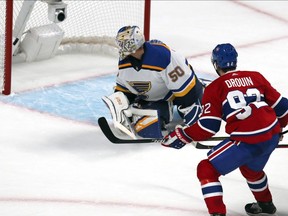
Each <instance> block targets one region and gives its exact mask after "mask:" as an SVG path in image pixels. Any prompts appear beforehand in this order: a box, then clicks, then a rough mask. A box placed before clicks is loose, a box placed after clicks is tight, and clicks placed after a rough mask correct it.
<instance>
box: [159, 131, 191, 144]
mask: <svg viewBox="0 0 288 216" xmlns="http://www.w3.org/2000/svg"><path fill="white" fill-rule="evenodd" d="M192 142H193V140H192V139H191V138H190V137H189V136H188V135H187V134H186V133H185V131H184V128H183V127H182V126H177V127H176V129H175V130H174V131H173V132H171V133H170V134H168V135H167V136H165V137H164V139H163V140H162V141H161V145H163V146H165V147H171V148H176V149H180V148H182V147H183V146H185V145H186V144H189V143H192Z"/></svg>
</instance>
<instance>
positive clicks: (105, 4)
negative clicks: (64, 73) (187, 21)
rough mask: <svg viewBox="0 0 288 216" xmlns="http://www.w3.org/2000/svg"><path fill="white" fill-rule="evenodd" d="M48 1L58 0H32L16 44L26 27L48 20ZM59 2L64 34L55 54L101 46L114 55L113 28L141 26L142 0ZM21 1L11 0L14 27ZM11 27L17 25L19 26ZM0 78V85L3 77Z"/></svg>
mask: <svg viewBox="0 0 288 216" xmlns="http://www.w3.org/2000/svg"><path fill="white" fill-rule="evenodd" d="M6 1H10V0H0V13H1V15H0V43H1V46H0V70H1V71H0V78H2V77H3V73H4V64H5V59H4V56H5V49H4V47H5V46H4V45H5V25H6V23H5V17H7V15H6V14H5V5H6ZM27 1H29V0H27ZM49 1H50V2H52V1H56V2H57V1H60V2H61V0H38V1H36V3H35V4H34V8H33V10H32V13H31V16H30V18H29V20H28V22H27V24H26V26H25V29H24V32H23V34H22V35H20V36H18V38H19V40H20V44H21V42H22V41H23V40H24V38H25V36H26V33H27V32H28V31H29V29H31V28H34V27H39V26H43V25H48V24H51V23H52V21H50V20H49V19H48V3H47V2H49ZM62 2H63V3H65V4H67V17H66V19H65V20H64V21H63V22H60V23H57V25H58V26H59V27H60V28H61V29H62V30H63V31H64V38H63V40H62V41H61V46H60V47H59V50H58V52H57V54H59V53H60V54H63V53H70V52H75V51H76V52H92V53H94V52H99V50H100V51H101V52H103V50H104V52H106V53H109V54H111V53H112V54H113V55H114V54H116V55H118V54H117V50H116V49H115V46H116V45H115V41H114V38H115V35H116V34H117V31H118V30H119V29H120V28H121V27H122V26H125V25H138V26H139V27H140V28H141V29H143V28H144V7H145V0H135V1H133V0H128V1H122V0H121V1H120V0H111V1H108V0H92V1H89V0H63V1H62ZM23 3H24V0H14V1H13V4H14V5H13V26H14V27H15V23H17V22H16V20H17V17H18V15H19V13H20V10H21V8H22V6H23ZM19 17H21V16H19ZM20 27H21V26H20ZM15 29H19V26H17V27H16V28H14V30H15ZM13 35H14V34H13ZM14 36H15V35H14ZM19 47H20V46H19ZM22 54H23V53H22ZM19 56H20V57H21V50H20V49H18V50H16V51H15V52H14V56H13V61H14V62H17V59H19V58H18V57H19ZM0 82H1V84H0V85H2V83H3V80H0Z"/></svg>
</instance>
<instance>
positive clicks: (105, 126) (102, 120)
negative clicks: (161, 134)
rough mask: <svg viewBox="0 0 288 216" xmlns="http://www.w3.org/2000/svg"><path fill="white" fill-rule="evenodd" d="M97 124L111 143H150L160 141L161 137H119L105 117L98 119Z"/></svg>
mask: <svg viewBox="0 0 288 216" xmlns="http://www.w3.org/2000/svg"><path fill="white" fill-rule="evenodd" d="M98 125H99V127H100V128H101V130H102V132H103V133H104V135H105V136H106V137H107V139H108V140H109V141H110V142H112V143H119V144H120V143H152V142H161V140H162V139H153V138H151V139H121V138H118V137H117V136H115V135H114V133H113V132H112V130H111V128H110V126H109V124H108V122H107V120H106V118H105V117H100V118H99V119H98Z"/></svg>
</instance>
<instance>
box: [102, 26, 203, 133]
mask: <svg viewBox="0 0 288 216" xmlns="http://www.w3.org/2000/svg"><path fill="white" fill-rule="evenodd" d="M116 43H117V45H118V48H119V63H118V68H119V71H118V74H117V77H116V87H115V92H114V93H113V94H112V95H109V96H104V97H102V99H103V101H104V102H105V104H106V105H107V107H108V108H109V110H110V113H111V116H112V120H113V124H114V127H115V128H116V129H117V130H119V131H121V132H123V133H124V134H127V135H128V136H130V137H131V138H133V139H137V137H142V138H162V137H163V136H164V135H165V132H166V131H167V125H171V122H172V121H173V120H175V118H174V116H176V115H175V113H174V112H173V111H174V108H175V110H177V112H178V113H179V115H177V116H180V117H181V118H180V120H182V122H181V121H180V124H183V125H185V124H186V125H191V124H192V123H194V122H195V121H196V120H197V119H198V116H199V114H200V113H201V111H202V109H201V99H202V94H203V84H202V83H201V82H200V81H199V79H198V77H197V76H196V74H195V73H194V71H193V68H192V66H191V65H190V64H189V63H188V61H187V59H185V58H184V57H183V56H182V55H180V54H179V53H177V52H175V51H174V50H172V49H170V48H169V47H168V46H167V45H166V44H164V43H163V42H161V41H159V40H150V41H145V39H144V35H143V33H142V32H141V30H140V29H139V27H137V26H124V27H122V28H121V29H120V30H119V31H118V33H117V36H116ZM171 130H174V128H172V129H171Z"/></svg>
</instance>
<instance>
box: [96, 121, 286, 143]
mask: <svg viewBox="0 0 288 216" xmlns="http://www.w3.org/2000/svg"><path fill="white" fill-rule="evenodd" d="M98 125H99V127H100V128H101V130H102V132H103V133H104V135H105V136H106V138H107V139H108V140H109V141H110V142H111V143H114V144H131V143H138V144H139V143H153V142H158V143H159V142H161V141H162V139H158V138H140V139H122V138H119V137H117V136H115V134H114V133H113V131H112V130H111V128H110V125H109V124H108V122H107V120H106V118H105V117H100V118H99V119H98ZM287 132H288V130H287V131H283V132H282V133H281V134H285V133H287ZM226 138H228V137H211V138H210V139H209V140H206V141H221V140H224V139H226ZM193 145H194V146H195V148H197V149H211V148H213V147H214V146H215V145H204V144H201V143H199V142H194V143H193ZM277 148H288V144H279V145H278V146H277Z"/></svg>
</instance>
